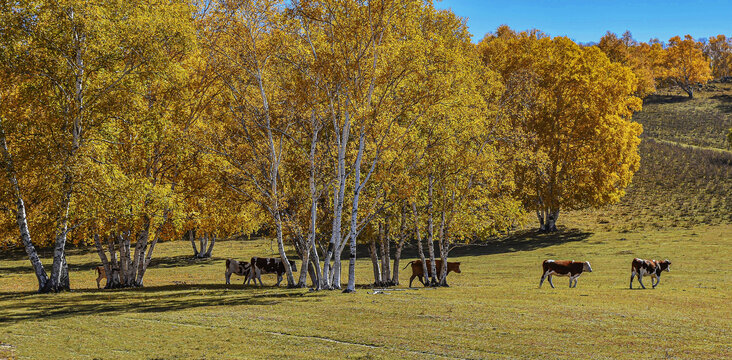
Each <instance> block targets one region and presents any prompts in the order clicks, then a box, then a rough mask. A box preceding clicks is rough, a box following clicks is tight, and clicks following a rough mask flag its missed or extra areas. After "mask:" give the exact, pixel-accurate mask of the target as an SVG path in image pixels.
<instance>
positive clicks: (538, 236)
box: [402, 228, 592, 266]
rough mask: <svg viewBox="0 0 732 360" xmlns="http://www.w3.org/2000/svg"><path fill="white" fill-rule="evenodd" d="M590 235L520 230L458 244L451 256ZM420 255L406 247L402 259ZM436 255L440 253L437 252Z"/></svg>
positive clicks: (507, 250)
mask: <svg viewBox="0 0 732 360" xmlns="http://www.w3.org/2000/svg"><path fill="white" fill-rule="evenodd" d="M590 236H592V233H591V232H586V231H582V230H579V229H564V228H560V231H557V232H552V233H543V232H539V231H536V230H526V231H519V232H516V233H513V234H511V235H508V236H506V237H500V238H493V239H488V240H485V241H483V242H480V243H477V244H471V245H464V246H458V247H456V248H454V249H453V250H451V251H450V257H458V256H482V255H495V254H505V253H512V252H517V251H532V250H536V249H541V248H545V247H548V246H554V245H560V244H564V243H569V242H576V241H583V240H586V239H588V238H589V237H590ZM425 252H426V251H425ZM418 256H419V254H418V253H417V251H416V249H406V250H405V251H403V252H402V259H409V258H417V257H418ZM435 256H439V255H438V254H435ZM403 264H406V262H403ZM402 266H403V265H402Z"/></svg>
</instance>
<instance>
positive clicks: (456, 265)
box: [447, 262, 460, 274]
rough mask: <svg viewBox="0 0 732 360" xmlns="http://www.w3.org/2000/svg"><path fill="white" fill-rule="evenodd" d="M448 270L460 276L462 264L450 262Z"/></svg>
mask: <svg viewBox="0 0 732 360" xmlns="http://www.w3.org/2000/svg"><path fill="white" fill-rule="evenodd" d="M447 269H448V270H452V271H454V272H456V273H458V274H459V273H460V263H459V262H448V263H447Z"/></svg>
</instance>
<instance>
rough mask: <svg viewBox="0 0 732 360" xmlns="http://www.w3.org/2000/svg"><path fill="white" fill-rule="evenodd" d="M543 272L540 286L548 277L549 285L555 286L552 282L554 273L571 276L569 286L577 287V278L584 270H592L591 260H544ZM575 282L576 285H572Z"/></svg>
mask: <svg viewBox="0 0 732 360" xmlns="http://www.w3.org/2000/svg"><path fill="white" fill-rule="evenodd" d="M542 268H543V272H542V275H541V281H539V287H541V284H543V283H544V279H546V278H548V280H549V285H551V286H552V289H553V288H554V283H552V275H557V276H569V287H571V288H572V287H577V278H578V277H579V276H580V275H582V272H583V271H587V272H592V267H591V266H590V262H589V261H585V262H581V261H574V260H572V261H570V260H556V261H554V260H544V262H543V263H542ZM572 282H574V286H573V285H572Z"/></svg>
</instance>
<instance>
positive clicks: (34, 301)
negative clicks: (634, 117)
mask: <svg viewBox="0 0 732 360" xmlns="http://www.w3.org/2000/svg"><path fill="white" fill-rule="evenodd" d="M730 234H732V225H729V224H726V225H717V226H705V227H699V228H695V229H693V230H686V229H675V230H671V231H643V232H635V233H630V234H619V233H617V232H597V233H585V232H581V231H565V232H563V233H562V234H560V235H535V234H524V236H520V237H514V238H509V239H504V240H502V241H496V242H492V243H487V244H484V245H482V246H474V247H470V248H461V249H458V250H455V257H454V258H453V260H455V261H461V262H462V265H461V268H462V269H463V272H462V274H451V275H450V283H451V285H452V286H451V287H450V288H443V289H422V288H419V289H408V290H407V289H406V288H405V287H403V286H402V287H398V288H397V289H399V290H394V291H391V292H388V293H387V294H372V293H371V290H369V289H367V288H361V289H359V291H358V292H357V293H356V294H341V293H340V292H329V291H325V292H308V291H306V290H286V289H284V288H279V289H278V288H275V287H272V286H269V287H267V286H265V287H264V288H258V287H253V286H250V287H243V286H242V284H241V282H240V280H241V279H237V280H236V281H235V284H232V285H229V286H226V285H224V284H223V283H224V279H223V277H224V276H223V275H224V274H223V272H224V271H223V270H224V257H225V256H228V255H231V256H235V257H238V258H247V257H249V256H251V255H255V254H257V255H263V254H264V255H267V254H273V253H274V252H273V249H272V248H271V243H270V242H269V241H265V240H256V241H227V242H221V243H220V244H217V248H216V249H215V253H216V255H217V256H218V257H217V258H215V259H212V260H208V261H193V260H189V259H188V258H189V256H190V254H189V249H188V247H187V246H185V245H186V244H184V243H182V242H169V243H164V244H161V245H160V248H159V251H160V252H159V253H158V259H159V261H158V264H157V266H154V267H153V268H151V269H150V270H149V273H148V275H146V287H145V288H143V289H136V290H113V291H110V290H101V291H98V290H96V283H95V281H94V278H95V274H94V272H93V270H91V265H93V264H96V262H97V258H96V254H94V253H92V252H89V253H84V252H80V253H79V254H76V255H73V256H70V257H69V262H70V263H71V264H72V265H73V267H74V269H75V271H73V272H72V274H71V276H72V278H71V281H72V285H73V287H74V288H75V289H76V290H75V291H72V292H70V293H63V294H58V295H35V294H33V293H32V290H33V281H34V275H33V274H32V273H30V271H28V266H27V264H26V262H27V260H25V259H15V260H13V259H5V260H3V261H0V340H1V341H2V342H3V343H4V344H6V345H11V346H12V347H11V348H8V347H6V349H9V350H6V351H12V352H13V353H15V354H16V355H17V356H18V357H20V358H114V359H120V358H129V359H141V358H165V359H176V358H179V359H185V358H265V357H272V356H284V357H286V358H312V359H320V358H324V357H326V356H329V357H335V358H354V359H358V358H407V357H409V358H416V357H419V358H505V357H532V358H570V357H583V358H584V357H593V358H638V357H641V358H681V359H701V358H720V359H721V358H729V357H730V356H732V311H730V310H731V308H730V305H729V304H730V298H731V296H732V266H730V265H729V264H730V263H732V252H730V251H729V249H730V246H732V236H730ZM364 255H365V254H364ZM634 256H641V257H646V258H656V259H661V258H669V259H671V260H672V262H673V265H672V271H671V272H670V273H664V274H663V277H662V280H661V284H660V285H659V286H658V288H656V289H655V290H650V287H649V290H632V291H631V290H629V289H628V279H629V268H630V261H631V260H632V258H633V257H634ZM545 258H555V259H575V260H589V261H590V262H591V263H592V267H593V270H594V272H592V273H587V274H583V275H582V277H580V280H579V285H578V286H577V288H574V289H569V288H568V281H567V279H566V278H555V282H554V283H555V285H556V286H557V288H556V289H552V288H551V287H549V286H548V284H546V283H545V284H544V287H542V288H541V289H539V288H538V281H539V278H540V275H541V270H540V269H541V268H540V266H541V265H540V263H541V261H542V260H543V259H545ZM368 265H369V262H368V261H367V260H365V261H360V262H359V269H358V272H357V274H359V275H360V277H359V279H358V280H359V282H360V283H364V284H365V283H368V282H369V281H371V279H370V278H368V277H367V276H368V275H367V274H370V269H369V268H368ZM408 275H409V274H405V273H402V276H401V281H402V283H404V282H406V281H408ZM263 280H264V282H265V285H272V284H274V281H275V279H274V275H265V276H263ZM649 281H650V280H648V279H646V284H647V285H648V284H649ZM636 286H637V284H636ZM120 329H121V331H120ZM0 354H2V353H1V352H0Z"/></svg>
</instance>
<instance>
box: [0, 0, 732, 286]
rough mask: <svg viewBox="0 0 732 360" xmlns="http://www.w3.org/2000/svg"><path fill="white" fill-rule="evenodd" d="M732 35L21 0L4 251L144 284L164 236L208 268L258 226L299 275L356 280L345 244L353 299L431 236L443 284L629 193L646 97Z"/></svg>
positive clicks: (297, 6) (416, 0)
mask: <svg viewBox="0 0 732 360" xmlns="http://www.w3.org/2000/svg"><path fill="white" fill-rule="evenodd" d="M720 36H721V35H720ZM730 48H731V47H730V41H729V40H728V39H726V38H724V37H723V36H721V37H717V38H714V40H713V39H710V40H709V42H707V43H700V42H696V41H694V40H692V39H691V38H690V37H689V36H687V37H686V38H685V39H681V38H679V37H675V38H672V39H671V40H669V42H668V43H667V44H661V43H660V42H649V43H638V42H636V41H635V40H633V39H632V37H631V36H630V35H629V33H626V34H625V35H623V36H622V37H620V38H618V37H617V36H616V35H614V34H610V33H608V35H606V36H605V37H603V38H602V39H601V41H600V43H599V44H598V45H597V46H583V45H579V44H577V43H575V42H573V41H572V40H570V39H568V38H566V37H555V38H551V37H549V36H548V35H546V34H543V33H541V32H540V31H537V30H532V31H526V32H516V31H514V30H511V29H510V28H508V27H505V26H502V27H499V28H498V29H497V31H496V32H495V33H491V34H488V35H486V37H485V38H484V39H483V40H482V41H481V42H480V43H478V44H477V45H476V44H473V43H472V42H471V37H470V35H469V32H468V29H467V26H466V23H465V20H464V19H463V18H460V17H458V16H456V15H455V14H453V13H452V12H451V11H448V10H438V9H436V8H435V7H434V5H433V3H432V1H430V0H378V1H366V2H365V1H359V0H298V1H278V0H242V1H223V0H221V1H182V0H174V1H167V2H155V1H143V0H133V1H100V2H87V1H81V0H64V1H30V0H20V1H7V0H3V1H0V74H2V79H4V81H3V82H2V83H0V145H2V146H1V147H0V150H1V151H2V165H3V175H4V176H3V177H2V179H3V180H2V181H3V186H2V187H1V188H0V189H1V190H0V191H1V192H0V194H1V196H0V201H1V202H2V203H1V204H0V208H2V210H3V213H4V214H5V215H6V216H4V217H3V218H2V219H3V220H2V221H3V222H2V224H3V226H2V228H1V229H2V233H1V234H2V237H1V238H0V241H1V242H2V243H3V244H5V245H7V246H22V247H24V249H25V251H26V253H27V255H28V257H29V260H30V262H31V265H32V266H33V268H34V271H35V274H36V277H37V280H38V289H39V291H40V292H56V291H61V290H66V289H69V288H70V284H69V280H68V265H67V264H66V258H65V249H66V245H67V243H68V242H71V243H73V244H90V245H91V244H93V245H94V246H95V247H96V249H97V251H98V253H99V256H100V260H101V261H102V264H103V265H104V267H105V269H106V273H107V274H108V284H107V287H134V286H143V279H144V275H145V272H146V270H147V267H148V265H149V264H150V261H151V259H152V256H153V252H154V249H155V246H156V244H157V243H158V242H159V241H162V240H170V239H181V238H188V239H189V240H190V241H191V243H192V246H193V250H194V252H195V253H196V255H197V256H199V257H204V256H207V255H208V256H210V254H211V249H212V248H213V244H214V243H215V241H216V239H217V238H226V237H231V236H234V235H237V234H239V235H241V234H245V235H246V234H251V233H254V232H261V233H264V234H269V235H271V236H273V237H275V239H276V242H277V245H278V252H279V255H280V257H281V258H282V259H283V260H284V261H283V264H284V265H285V267H286V270H287V283H288V286H291V287H304V286H306V281H307V277H308V274H310V277H311V280H312V282H313V287H314V288H316V289H340V288H341V283H342V281H341V279H340V276H341V269H342V266H344V264H342V262H341V258H342V255H343V254H344V253H345V250H346V248H348V254H349V257H348V280H347V285H346V289H345V291H348V292H350V291H353V290H354V289H355V262H356V249H357V244H359V243H364V244H368V245H369V249H370V255H371V260H372V263H373V265H374V277H375V281H376V282H377V283H383V284H394V283H398V268H399V257H400V254H401V250H402V248H403V246H404V244H405V242H407V241H412V240H413V239H416V243H417V246H418V253H419V255H420V257H421V259H422V260H425V259H430V260H432V261H431V267H432V269H426V268H425V269H424V273H425V274H433V276H432V280H431V283H432V284H433V285H439V284H440V283H444V278H445V276H446V274H445V273H446V270H447V267H446V266H444V267H442V269H443V271H442V274H436V271H435V268H434V267H435V265H434V264H435V261H434V260H435V258H440V259H442V261H443V262H447V258H448V254H449V251H450V250H451V249H452V248H454V247H455V246H458V245H460V244H465V243H468V242H471V241H475V240H477V239H484V238H486V237H489V236H493V235H497V234H504V233H506V232H508V231H511V230H513V229H516V228H517V227H519V226H521V225H522V224H523V223H524V222H525V219H526V215H527V214H528V213H535V214H536V216H537V220H538V225H539V227H540V228H541V230H544V231H554V230H556V223H557V221H558V219H559V215H560V210H570V209H580V208H586V207H591V206H600V205H603V204H608V203H613V202H617V201H618V200H619V199H620V198H621V197H622V196H623V194H624V189H625V187H627V186H628V184H629V183H630V181H631V179H632V176H633V173H634V172H635V171H636V170H637V169H638V165H639V160H640V158H639V155H638V144H639V143H640V138H639V136H640V133H641V131H642V129H641V126H640V125H639V124H637V123H634V122H632V121H631V118H632V115H633V113H634V112H635V111H639V110H640V109H641V105H642V101H641V99H642V97H644V96H646V95H648V94H650V93H652V92H653V91H655V88H656V87H657V86H666V85H673V86H679V87H680V88H682V89H683V90H684V91H686V92H687V93H688V94H689V96H693V90H694V89H695V87H696V86H698V84H700V83H704V82H706V81H707V80H709V79H710V78H711V76H712V74H713V75H714V76H717V77H721V76H729V71H730V70H729V68H730V66H731V65H732V61H730V53H731V50H730ZM710 64H711V65H710ZM197 240H198V241H199V246H198V248H197V246H196V241H197ZM435 243H437V249H435ZM37 246H40V247H51V248H53V259H52V265H51V268H50V273H49V272H47V269H46V268H45V267H44V266H43V264H42V262H41V260H40V257H39V255H38V252H37V250H36V247H37ZM290 246H291V247H292V248H293V249H294V250H295V252H296V253H297V255H298V257H299V258H300V260H301V261H302V266H301V268H300V272H299V274H293V271H292V270H291V269H290V266H289V262H288V261H287V252H286V248H288V247H290ZM391 246H395V247H396V252H395V254H396V258H395V259H394V264H393V272H392V271H391V267H392V265H391V259H390V256H391V253H392V252H391ZM425 248H426V249H425ZM422 263H423V264H425V261H422Z"/></svg>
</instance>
